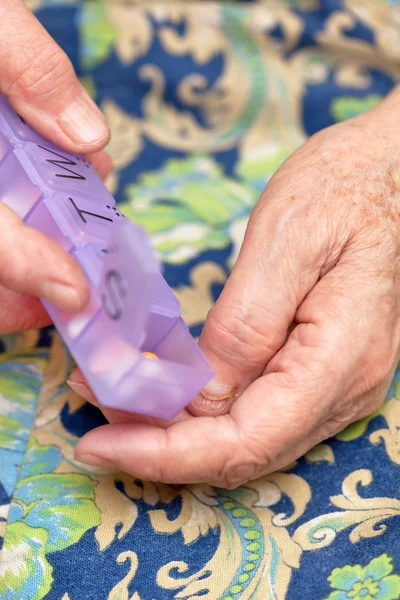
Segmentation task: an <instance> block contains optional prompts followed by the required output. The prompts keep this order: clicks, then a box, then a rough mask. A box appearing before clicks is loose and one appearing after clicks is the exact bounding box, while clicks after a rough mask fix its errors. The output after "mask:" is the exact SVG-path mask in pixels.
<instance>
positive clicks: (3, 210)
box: [0, 204, 88, 312]
mask: <svg viewBox="0 0 400 600" xmlns="http://www.w3.org/2000/svg"><path fill="white" fill-rule="evenodd" d="M0 222H1V225H2V230H1V236H0V256H1V257H3V260H2V261H1V264H0V286H3V287H5V288H7V289H8V290H12V291H13V292H19V293H21V294H29V295H33V296H39V297H41V298H44V299H46V300H48V301H49V302H52V303H53V304H55V305H56V306H58V307H59V308H61V309H62V310H65V311H69V312H79V311H80V310H82V309H83V308H84V307H85V305H86V303H87V300H88V285H87V282H86V279H85V276H84V274H83V272H82V271H81V269H80V267H79V266H78V263H76V262H75V261H74V260H73V258H71V257H70V256H69V255H68V254H67V253H66V252H65V251H64V250H63V249H62V248H60V247H59V246H58V245H57V244H56V243H55V242H53V241H52V240H50V239H48V238H46V236H44V235H43V234H42V233H41V232H40V231H37V230H36V229H32V228H31V227H28V226H26V225H24V224H23V222H22V221H21V219H20V218H19V217H18V216H17V215H16V214H15V213H14V212H13V211H12V210H11V209H9V208H8V207H7V206H5V205H4V204H0ZM9 297H10V296H8V298H9ZM3 308H4V307H3Z"/></svg>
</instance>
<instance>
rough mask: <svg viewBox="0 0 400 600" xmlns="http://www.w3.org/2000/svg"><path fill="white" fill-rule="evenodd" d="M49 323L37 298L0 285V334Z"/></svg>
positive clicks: (47, 316) (39, 326) (34, 327)
mask: <svg viewBox="0 0 400 600" xmlns="http://www.w3.org/2000/svg"><path fill="white" fill-rule="evenodd" d="M50 323H51V320H50V317H49V315H48V314H47V312H46V310H45V308H44V306H43V304H42V303H41V302H40V300H39V298H35V297H33V296H27V295H25V294H18V293H16V292H12V291H11V290H7V289H6V288H3V287H0V334H7V333H15V332H16V331H25V330H27V329H40V328H42V327H46V326H47V325H50Z"/></svg>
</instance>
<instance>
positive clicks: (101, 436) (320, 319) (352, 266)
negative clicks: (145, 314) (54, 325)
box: [72, 91, 400, 488]
mask: <svg viewBox="0 0 400 600" xmlns="http://www.w3.org/2000/svg"><path fill="white" fill-rule="evenodd" d="M399 96H400V93H399V91H395V92H394V93H393V94H392V95H391V96H389V97H388V98H387V99H385V100H384V101H383V102H382V103H381V104H380V105H379V106H377V107H375V108H374V109H373V110H371V111H369V112H368V113H365V114H363V115H360V116H358V117H357V118H355V119H353V120H352V121H348V122H346V123H342V124H339V125H335V126H334V127H331V128H329V129H327V130H324V131H321V132H320V133H318V134H317V135H315V136H314V137H312V138H311V139H310V140H309V141H307V143H305V144H304V146H303V147H301V148H300V149H299V150H298V151H297V152H295V153H294V154H293V155H292V156H291V157H290V158H289V159H288V160H287V161H286V162H285V163H284V164H283V165H282V166H281V168H280V169H279V170H278V171H277V173H276V174H275V176H274V177H273V178H272V180H271V181H270V183H269V184H268V186H267V188H266V190H265V192H264V193H263V195H262V197H261V199H260V200H259V202H258V204H257V206H256V208H255V210H254V212H253V215H252V217H251V219H250V222H249V225H248V229H247V233H246V237H245V240H244V243H243V247H242V250H241V253H240V256H239V259H238V261H237V264H236V266H235V268H234V271H233V273H232V275H231V277H230V279H229V280H228V282H227V284H226V287H225V289H224V291H223V293H222V295H221V296H220V298H219V300H218V302H217V303H216V305H215V306H214V308H213V309H212V311H211V312H210V314H209V316H208V319H207V321H206V324H205V327H204V330H203V334H202V336H201V341H200V343H201V346H202V348H203V350H204V351H205V353H206V355H207V357H208V359H209V360H210V362H211V364H212V365H213V367H214V368H215V371H216V373H217V376H216V379H215V381H213V382H212V383H211V384H210V385H209V386H208V387H207V389H205V390H204V391H203V394H202V395H201V396H199V397H198V398H196V399H195V400H194V402H193V403H192V404H191V406H190V407H189V409H188V411H186V412H185V413H183V414H181V415H180V416H179V418H178V419H176V420H175V421H174V422H173V423H165V422H158V423H154V422H152V421H151V419H146V418H140V417H136V416H130V417H128V416H125V417H124V416H123V415H121V414H118V413H115V412H111V413H110V411H106V410H105V414H106V415H107V416H108V417H109V419H110V420H111V421H113V422H114V424H110V425H105V426H104V427H101V428H99V429H97V430H94V431H91V432H89V433H88V434H87V435H86V436H84V437H83V438H82V439H81V440H80V442H79V443H78V445H77V449H76V457H77V459H78V460H81V461H82V462H85V463H88V464H92V465H103V464H112V465H115V466H117V467H119V468H121V469H123V470H125V471H128V472H129V473H131V474H132V475H134V476H136V477H140V478H142V479H145V480H157V481H164V482H172V483H196V482H208V483H210V484H212V485H216V486H219V487H228V488H232V487H236V486H238V485H239V484H242V483H245V482H246V481H247V480H249V479H253V478H256V477H259V476H261V475H263V474H265V473H267V472H270V471H273V470H276V469H279V468H282V467H284V466H285V465H288V464H290V463H291V462H292V461H294V460H295V459H297V458H298V457H300V456H301V455H302V454H303V453H305V452H306V451H307V450H309V449H310V448H311V447H312V446H313V445H315V444H317V443H319V442H321V441H322V440H324V439H325V438H328V437H329V436H332V435H334V434H335V433H337V432H339V431H340V430H341V429H343V428H344V427H345V426H346V425H348V424H349V423H351V422H353V421H355V420H358V419H360V418H362V417H365V416H366V415H368V414H370V413H372V412H373V411H374V410H375V409H376V408H377V407H378V406H379V405H380V403H381V402H382V400H383V399H384V396H385V393H386V391H387V388H388V386H389V383H390V379H391V377H392V374H393V372H394V369H395V366H396V362H397V360H398V355H399V347H400V132H399V131H398V129H399V126H398V124H397V123H398V118H396V117H395V114H396V112H397V114H398V113H399V108H400V106H399V105H400V97H399ZM72 379H73V381H75V384H73V388H74V389H76V390H77V391H78V392H80V393H81V395H83V396H85V397H86V398H87V399H89V400H91V401H94V399H93V396H92V395H91V392H90V390H89V389H88V388H87V386H85V384H84V382H83V380H82V377H81V375H80V373H79V372H76V373H74V375H73V377H72ZM121 421H125V422H124V423H122V422H121ZM126 421H128V422H126Z"/></svg>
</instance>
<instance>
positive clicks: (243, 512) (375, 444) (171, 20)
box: [0, 0, 400, 600]
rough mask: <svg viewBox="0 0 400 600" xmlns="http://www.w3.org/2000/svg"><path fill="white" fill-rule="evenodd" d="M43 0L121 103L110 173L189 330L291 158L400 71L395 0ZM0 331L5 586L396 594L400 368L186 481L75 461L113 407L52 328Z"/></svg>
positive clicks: (59, 33) (35, 4)
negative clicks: (251, 457) (205, 482)
mask: <svg viewBox="0 0 400 600" xmlns="http://www.w3.org/2000/svg"><path fill="white" fill-rule="evenodd" d="M29 5H30V7H31V8H32V9H33V10H35V11H36V14H37V16H38V18H39V19H40V20H41V22H42V23H43V24H44V25H45V27H46V28H47V29H48V30H49V31H50V33H51V34H52V35H53V36H54V38H55V39H56V40H57V41H58V43H59V44H60V45H61V46H62V47H63V48H64V49H65V50H66V52H67V53H68V55H69V56H70V58H71V60H72V62H73V64H74V66H75V68H76V70H77V73H78V75H79V76H80V78H81V79H82V81H83V83H84V85H85V86H86V88H87V89H88V90H89V91H90V92H91V93H92V94H93V96H94V97H95V98H96V100H97V102H98V103H99V104H100V106H101V107H102V109H103V110H104V112H105V114H106V115H107V117H108V119H109V122H110V124H111V128H112V132H113V139H112V141H111V144H110V147H109V150H110V152H111V154H112V157H113V159H114V164H115V170H114V172H113V173H112V175H111V177H110V178H109V181H108V185H109V187H110V189H111V190H112V192H113V193H115V194H116V197H117V199H118V201H119V203H120V204H121V207H122V208H123V210H125V212H126V214H127V215H129V216H130V217H132V218H133V219H135V220H136V221H137V222H138V223H140V224H142V225H143V226H145V227H146V229H147V230H148V231H149V232H150V234H151V235H152V237H153V241H154V245H155V248H156V249H157V252H158V254H159V256H160V258H161V259H162V261H163V263H164V266H165V272H166V276H167V279H168V281H169V283H170V284H171V286H172V287H173V288H174V290H175V291H176V293H177V296H178V297H179V299H180V301H181V302H182V307H183V316H184V318H185V319H186V321H187V322H188V324H189V325H190V327H191V330H192V333H193V335H195V336H197V335H198V334H199V332H200V330H201V327H202V323H203V321H204V318H205V315H206V313H207V311H208V309H209V308H210V307H211V305H212V303H213V302H214V300H215V299H216V298H217V296H218V294H219V293H220V290H221V288H222V286H223V284H224V281H225V280H226V277H227V275H228V273H229V270H230V269H231V267H232V264H233V263H234V260H235V257H236V255H237V252H238V248H239V246H240V243H241V240H242V237H243V233H244V229H245V225H246V222H247V219H248V216H249V213H250V211H251V209H252V207H253V205H254V203H255V202H256V200H257V197H258V195H259V193H260V192H261V190H262V189H263V187H264V185H265V184H266V182H267V181H268V179H269V177H270V176H271V175H272V174H273V173H274V171H275V170H276V169H277V167H278V166H279V164H280V163H281V162H282V160H283V159H284V158H285V157H286V156H288V155H289V154H290V153H291V152H292V151H293V150H294V149H295V148H296V147H298V146H299V145H300V144H301V143H302V141H303V140H304V139H306V137H307V136H309V135H310V134H312V133H314V132H315V131H317V130H319V129H320V128H322V127H325V126H328V125H330V124H332V123H334V122H338V121H341V120H343V119H347V118H349V117H351V116H353V115H355V114H357V113H358V112H360V111H363V110H365V109H367V108H368V107H370V106H372V105H373V104H374V103H375V102H377V101H379V99H380V98H381V97H382V96H384V95H385V94H386V93H387V92H388V91H389V90H390V88H391V87H392V86H393V85H394V83H395V82H396V80H397V79H398V75H399V71H400V3H399V2H396V1H389V0H387V1H386V2H385V1H384V0H340V1H339V0H285V1H284V0H281V1H279V0H260V1H258V2H205V1H200V0H199V1H193V2H179V3H178V2H168V1H160V2H150V1H145V0H144V1H142V2H133V1H132V2H131V1H122V0H121V1H118V0H109V2H106V1H104V2H100V1H90V0H86V1H83V0H82V1H78V0H75V1H74V0H69V1H67V0H65V1H64V2H63V1H57V0H31V1H30V2H29ZM1 340H2V350H3V353H2V354H1V356H0V394H1V395H0V413H1V415H0V538H2V540H3V550H2V555H1V559H0V598H1V600H40V599H44V598H45V599H46V600H106V599H108V600H170V599H172V598H182V599H189V598H190V599H199V600H200V599H201V600H236V599H238V598H240V599H242V600H247V599H253V600H267V599H271V600H272V599H274V600H283V599H286V598H287V599H290V600H298V599H299V600H304V599H308V598H312V599H317V600H322V599H329V600H347V599H355V600H365V599H367V600H371V599H376V600H394V599H396V598H400V537H399V531H400V484H399V482H400V469H399V466H400V442H399V431H400V375H399V373H398V374H397V377H396V379H395V381H394V383H393V385H392V387H391V389H390V392H389V394H388V397H387V400H386V401H385V403H384V405H383V406H382V408H381V409H380V410H379V411H378V412H377V413H376V414H375V415H373V416H372V417H371V418H370V419H366V420H364V421H362V422H360V423H357V424H355V425H352V426H350V427H349V428H348V429H346V430H345V431H344V432H343V433H341V434H340V435H338V436H336V437H335V438H334V439H331V440H330V441H328V442H326V443H324V444H321V445H319V446H318V447H316V448H314V449H313V450H312V451H311V452H309V453H308V454H307V455H306V456H305V457H304V458H302V459H301V460H299V461H297V462H296V463H295V464H293V465H291V466H290V467H289V468H288V469H286V470H285V471H284V472H281V473H275V474H273V475H269V476H267V477H263V478H261V479H260V480H258V481H255V482H253V483H251V484H248V485H246V486H244V487H242V488H240V489H238V490H235V491H229V492H228V491H223V490H218V489H213V488H211V487H208V486H186V487H183V488H179V487H174V486H167V485H159V484H155V483H149V482H141V481H137V480H134V479H133V478H132V477H130V476H128V475H126V474H123V473H116V472H112V471H110V470H106V469H94V468H93V469H85V470H84V469H83V468H82V466H81V465H78V464H77V463H75V462H74V460H73V448H74V445H75V444H76V442H77V440H78V438H79V437H80V436H82V435H83V434H84V433H85V432H86V431H88V430H90V429H91V428H93V427H96V426H98V425H99V424H102V423H103V422H104V419H103V417H102V416H101V414H100V413H99V411H98V410H97V409H95V408H93V407H92V406H90V405H88V404H85V403H84V402H83V401H82V400H80V399H78V398H77V396H75V395H74V394H73V393H72V392H71V391H69V390H68V389H67V387H66V386H65V384H64V382H65V379H66V377H67V375H68V372H69V371H70V370H71V369H72V366H73V365H72V364H71V361H70V358H69V356H68V354H67V352H66V351H65V348H64V347H63V345H62V344H61V342H60V340H59V338H58V337H57V335H55V334H54V332H53V331H52V330H51V329H47V330H44V331H41V332H28V333H26V334H20V335H15V336H7V337H3V338H1ZM134 443H135V440H134V439H132V444H134Z"/></svg>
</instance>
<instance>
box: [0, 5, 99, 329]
mask: <svg viewBox="0 0 400 600" xmlns="http://www.w3.org/2000/svg"><path fill="white" fill-rule="evenodd" d="M0 92H1V93H2V94H5V95H6V96H7V97H8V100H9V102H10V103H11V104H12V106H13V107H14V108H15V110H16V111H17V112H18V113H19V114H20V115H21V117H23V118H24V120H25V121H26V122H27V123H29V124H30V125H32V126H33V127H34V128H35V129H36V130H37V131H39V132H40V133H41V134H42V135H44V136H45V137H46V138H48V139H50V140H51V141H53V142H55V143H57V144H59V145H60V146H62V147H63V148H65V149H66V150H70V151H72V152H76V153H81V154H86V155H87V158H88V159H89V160H91V161H92V163H93V165H94V167H95V168H96V169H97V170H98V172H99V174H100V175H101V176H106V175H107V173H108V171H109V169H110V159H109V157H108V156H107V155H106V154H104V153H101V152H99V150H101V149H102V148H103V147H104V146H105V144H106V143H107V141H108V138H109V131H108V127H107V124H106V122H105V119H104V117H103V116H102V114H101V113H100V111H99V109H98V108H97V107H96V105H95V104H94V103H93V102H92V100H91V99H90V98H89V96H88V95H87V93H86V92H85V90H84V89H83V87H82V86H81V84H80V83H79V81H78V79H77V78H76V75H75V73H74V70H73V67H72V65H71V63H70V61H69V60H68V58H67V56H66V55H65V54H64V52H63V51H62V50H61V49H60V48H59V47H58V46H57V44H56V43H55V42H54V40H53V39H52V38H51V37H50V36H49V34H48V33H47V32H46V31H45V29H44V28H43V27H42V26H41V25H40V23H39V22H38V21H37V20H36V19H35V17H34V16H33V15H32V13H30V12H29V10H28V9H27V8H26V7H25V6H24V4H23V2H22V0H2V1H1V3H0ZM0 256H1V257H2V260H1V262H0V332H1V333H6V332H10V331H16V330H18V329H28V328H37V327H41V326H43V325H45V324H48V323H49V317H48V315H47V313H46V312H45V310H44V308H43V306H42V305H41V303H40V302H39V300H38V299H37V298H34V297H33V296H41V297H43V298H46V299H47V300H49V301H50V302H53V303H54V304H56V305H57V306H58V307H60V308H61V309H64V310H68V311H71V312H73V311H79V310H80V309H82V308H83V307H84V305H85V303H86V302H87V296H88V289H87V284H86V280H85V277H84V275H83V273H82V272H81V270H80V268H79V267H78V264H77V263H76V262H75V261H74V260H73V259H72V258H71V257H70V256H69V255H68V254H67V253H66V252H64V251H63V250H62V249H61V248H59V247H58V246H57V245H56V244H55V243H54V242H52V241H50V240H49V239H47V238H46V237H45V236H44V235H43V234H41V233H40V232H38V231H35V230H33V229H31V228H29V227H26V226H25V225H24V224H23V223H22V221H21V220H20V219H19V218H18V217H17V216H16V215H15V214H14V213H13V211H11V210H10V209H9V208H7V207H6V206H4V205H2V204H0Z"/></svg>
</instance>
